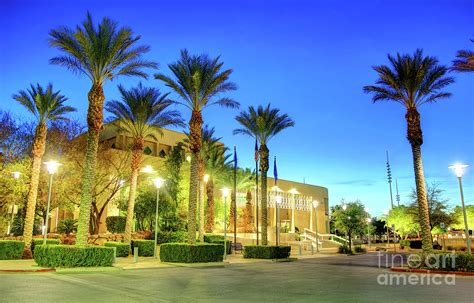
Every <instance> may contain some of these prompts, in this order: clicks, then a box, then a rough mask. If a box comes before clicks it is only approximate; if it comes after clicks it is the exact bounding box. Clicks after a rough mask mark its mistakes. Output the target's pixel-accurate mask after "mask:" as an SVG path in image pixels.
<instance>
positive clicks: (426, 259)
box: [391, 252, 474, 276]
mask: <svg viewBox="0 0 474 303" xmlns="http://www.w3.org/2000/svg"><path fill="white" fill-rule="evenodd" d="M407 264H408V266H407V267H392V268H391V270H392V271H396V272H414V273H431V274H456V275H467V276H474V255H468V254H463V253H454V252H453V253H433V254H411V255H409V256H408V260H407Z"/></svg>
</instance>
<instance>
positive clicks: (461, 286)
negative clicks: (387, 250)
mask: <svg viewBox="0 0 474 303" xmlns="http://www.w3.org/2000/svg"><path fill="white" fill-rule="evenodd" d="M348 260H349V261H350V262H349V261H348ZM349 263H351V264H349ZM376 263H377V257H376V255H365V256H354V257H345V256H341V257H328V258H318V259H305V260H298V261H297V262H289V263H252V264H232V265H229V266H227V267H225V268H183V267H172V268H160V269H147V270H133V271H123V272H109V273H77V274H58V273H48V274H0V302H35V303H40V302H49V303H52V302H381V301H384V302H415V301H416V302H417V303H419V302H472V300H473V296H474V291H473V290H472V286H473V285H474V278H473V277H456V280H455V283H456V285H454V286H453V285H446V284H444V285H416V286H415V285H407V286H396V285H392V286H383V285H379V284H378V283H377V278H378V277H379V275H381V274H382V275H385V274H390V273H391V272H389V271H388V270H386V269H380V268H377V267H373V265H374V264H376ZM397 274H398V273H397ZM402 275H404V276H405V274H402ZM416 276H417V277H420V275H416ZM450 282H451V281H450ZM425 284H426V282H425Z"/></svg>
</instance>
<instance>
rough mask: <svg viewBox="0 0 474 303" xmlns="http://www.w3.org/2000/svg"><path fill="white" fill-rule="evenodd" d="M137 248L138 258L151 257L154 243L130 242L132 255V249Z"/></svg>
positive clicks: (146, 241) (151, 241)
mask: <svg viewBox="0 0 474 303" xmlns="http://www.w3.org/2000/svg"><path fill="white" fill-rule="evenodd" d="M135 247H138V256H140V257H153V254H154V248H155V241H153V240H132V247H131V249H132V254H133V249H134V248H135Z"/></svg>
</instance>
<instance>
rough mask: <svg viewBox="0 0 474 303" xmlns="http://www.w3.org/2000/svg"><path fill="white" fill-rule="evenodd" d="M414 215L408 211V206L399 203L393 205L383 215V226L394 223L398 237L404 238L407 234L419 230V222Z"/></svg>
mask: <svg viewBox="0 0 474 303" xmlns="http://www.w3.org/2000/svg"><path fill="white" fill-rule="evenodd" d="M416 218H417V217H416V216H415V215H414V214H413V213H412V212H410V208H408V207H406V206H404V205H400V206H396V207H394V208H393V209H392V210H390V212H389V213H388V215H387V216H386V217H385V222H386V223H385V226H392V224H393V225H395V232H397V233H398V234H399V235H400V237H403V238H406V237H407V236H408V235H409V234H411V233H414V232H417V231H418V230H419V228H420V227H419V226H420V225H419V224H418V222H417V220H416Z"/></svg>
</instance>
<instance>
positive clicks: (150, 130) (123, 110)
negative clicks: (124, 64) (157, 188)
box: [105, 83, 184, 243]
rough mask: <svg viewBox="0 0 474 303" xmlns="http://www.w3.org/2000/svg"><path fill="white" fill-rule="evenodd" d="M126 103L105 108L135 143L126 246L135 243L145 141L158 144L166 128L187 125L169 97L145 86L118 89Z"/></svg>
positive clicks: (109, 104) (111, 104) (119, 87)
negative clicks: (133, 235) (135, 207)
mask: <svg viewBox="0 0 474 303" xmlns="http://www.w3.org/2000/svg"><path fill="white" fill-rule="evenodd" d="M118 89H119V92H120V95H121V97H122V100H120V101H116V100H112V101H108V102H107V104H106V106H105V108H106V110H107V111H108V112H110V113H111V114H112V115H113V117H114V118H115V119H117V120H116V121H115V123H116V124H117V125H118V127H119V130H120V131H122V132H124V133H126V134H127V135H128V136H130V137H131V139H132V144H131V149H132V162H131V172H132V174H131V177H130V191H129V196H128V207H127V221H126V224H125V235H124V241H125V243H130V241H131V239H132V223H133V210H134V206H135V196H136V192H137V181H138V173H139V170H140V164H141V161H142V155H143V149H144V147H145V139H146V138H148V137H152V138H154V139H155V140H156V137H155V134H156V133H158V134H161V135H162V131H161V128H163V127H166V126H177V125H184V123H183V120H182V119H181V116H180V114H179V112H177V111H174V110H169V109H168V107H169V106H170V105H171V104H172V102H171V101H170V100H168V99H167V97H168V94H161V93H160V91H159V90H158V89H156V88H151V87H143V86H142V84H141V83H139V84H138V87H134V88H132V89H130V90H126V89H125V88H124V87H123V86H121V85H119V86H118Z"/></svg>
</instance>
